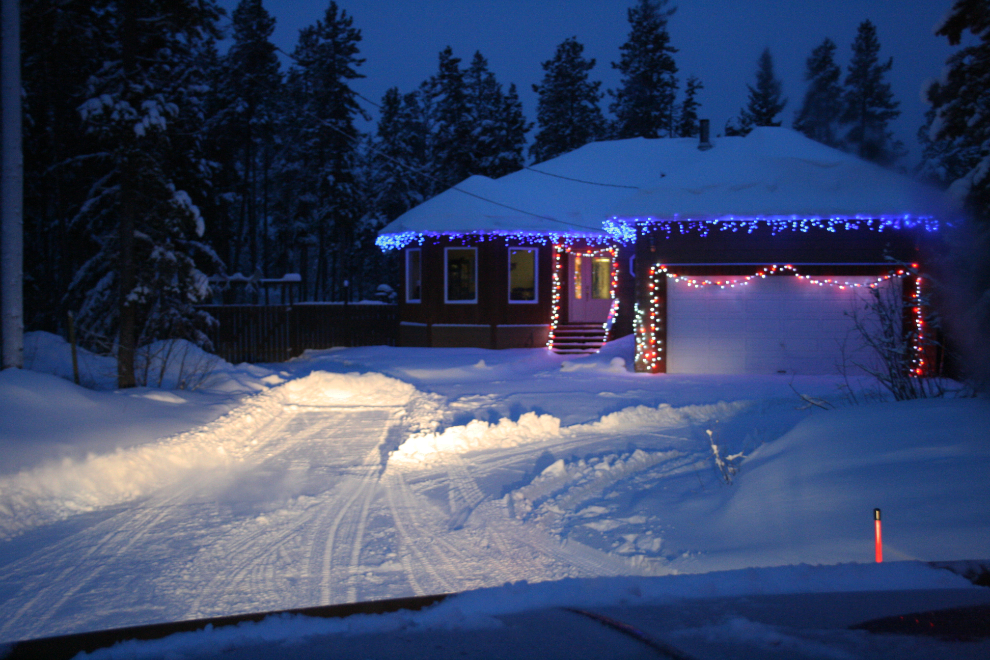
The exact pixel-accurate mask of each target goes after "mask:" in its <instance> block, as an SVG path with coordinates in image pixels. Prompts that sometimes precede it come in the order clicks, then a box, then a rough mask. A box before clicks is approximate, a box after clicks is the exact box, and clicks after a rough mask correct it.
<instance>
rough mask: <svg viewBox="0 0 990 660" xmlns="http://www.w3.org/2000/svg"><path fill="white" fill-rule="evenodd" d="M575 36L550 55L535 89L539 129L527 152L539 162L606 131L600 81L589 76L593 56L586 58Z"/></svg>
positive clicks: (571, 148) (582, 47)
mask: <svg viewBox="0 0 990 660" xmlns="http://www.w3.org/2000/svg"><path fill="white" fill-rule="evenodd" d="M583 53H584V46H583V45H581V44H580V43H579V42H578V40H577V37H570V38H568V39H565V40H564V41H563V42H562V43H561V44H560V45H559V46H557V50H556V52H555V53H554V56H553V59H550V60H547V61H546V62H544V63H543V71H544V74H543V82H542V84H539V85H533V91H534V92H536V93H537V95H538V99H537V106H536V119H537V124H538V125H539V130H538V131H537V133H536V136H535V137H534V139H533V145H532V146H531V147H530V148H529V154H530V156H532V157H533V159H534V161H535V162H537V163H539V162H542V161H544V160H549V159H550V158H554V157H556V156H559V155H561V154H565V153H567V152H569V151H573V150H574V149H577V148H578V147H581V146H583V145H585V144H587V143H589V142H592V141H593V140H597V139H600V138H601V137H603V136H604V134H605V118H604V116H602V110H601V107H600V106H599V101H601V99H602V96H603V94H602V93H601V92H599V91H598V90H599V88H600V87H601V82H600V81H590V80H588V74H589V73H590V72H591V70H592V69H593V68H594V67H595V60H594V59H590V60H586V59H585V58H584V56H583Z"/></svg>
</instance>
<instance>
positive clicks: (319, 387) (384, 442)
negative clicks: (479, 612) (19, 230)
mask: <svg viewBox="0 0 990 660" xmlns="http://www.w3.org/2000/svg"><path fill="white" fill-rule="evenodd" d="M435 399H436V397H433V398H431V397H430V396H429V395H424V394H422V393H420V392H418V391H417V390H415V388H413V387H411V386H409V385H407V384H405V383H401V382H399V381H397V380H394V379H391V378H388V377H385V376H381V375H379V374H365V375H363V376H358V375H355V374H348V375H335V374H326V373H322V372H321V373H316V374H313V375H311V376H309V377H306V378H303V379H300V380H298V381H293V382H291V383H289V384H287V385H285V386H283V387H281V388H277V390H273V391H271V392H269V393H265V394H262V395H260V396H259V397H256V398H255V400H254V401H252V402H250V403H249V404H248V405H247V406H246V407H244V408H241V409H238V410H235V411H233V412H232V413H230V414H229V415H227V416H225V417H224V418H221V419H220V420H218V421H217V422H215V423H213V424H211V425H209V426H207V427H204V428H203V429H200V430H198V431H195V432H191V433H188V434H183V435H181V436H177V437H175V438H171V439H166V440H165V441H162V443H159V444H158V445H157V446H143V447H141V448H138V449H134V450H125V451H119V452H117V453H116V454H114V455H112V456H110V457H91V458H90V459H89V460H87V461H85V462H82V463H80V464H65V465H63V468H64V469H63V471H62V474H58V469H57V468H54V467H49V468H47V472H46V471H43V470H36V471H34V472H32V473H28V474H25V473H22V474H19V475H15V476H14V477H12V478H7V479H5V480H4V482H3V484H2V486H3V488H2V490H0V493H2V494H3V496H2V500H0V506H2V507H3V508H2V509H0V510H2V511H3V513H5V514H8V515H6V516H3V518H4V520H3V522H4V523H6V527H7V528H8V529H12V530H16V531H18V532H21V534H20V535H19V536H17V537H15V538H14V539H12V540H10V541H8V542H7V543H6V545H7V552H5V556H6V557H8V558H10V557H13V558H14V559H13V560H12V561H9V562H7V561H5V562H4V563H5V565H4V566H3V567H2V569H3V570H2V577H0V622H2V623H0V639H3V640H9V639H23V638H28V637H36V636H47V635H52V634H60V633H67V632H73V631H82V630H92V629H98V628H104V627H118V626H124V625H130V624H138V623H148V622H154V621H167V620H178V619H184V618H199V617H206V616H216V615H223V614H233V613H238V612H247V611H261V610H271V609H283V608H293V607H304V606H310V605H319V604H329V603H343V602H355V601H364V600H373V599H382V598H391V597H400V596H409V595H413V594H417V595H422V594H432V593H443V592H452V591H461V590H466V589H472V588H477V587H483V586H493V585H499V584H502V583H504V582H510V581H517V580H531V581H540V580H546V579H548V578H561V577H571V576H573V577H578V576H596V575H615V574H619V573H622V572H628V569H627V568H626V567H625V565H624V564H623V563H622V562H613V561H610V560H609V558H608V557H607V556H606V555H604V554H602V553H597V552H590V551H589V550H588V549H587V548H583V547H582V546H580V545H578V544H574V545H573V546H572V547H571V548H570V549H568V548H567V547H564V546H561V545H560V544H559V543H557V542H556V541H554V540H553V539H551V538H550V537H549V536H548V535H547V534H546V533H544V532H543V531H542V530H539V529H533V528H532V527H531V526H529V527H528V526H525V525H523V524H522V523H520V522H519V521H516V520H511V519H509V517H508V516H506V515H505V505H504V503H503V501H502V500H494V501H493V500H492V499H491V498H488V497H487V496H486V495H484V494H483V493H482V491H481V489H480V488H479V486H478V484H477V482H476V481H475V477H474V475H473V474H472V471H473V468H472V466H470V465H469V464H468V463H466V462H465V461H464V460H462V459H461V457H460V456H459V455H458V454H457V453H452V452H441V453H437V452H434V453H433V454H432V456H431V460H430V461H429V462H428V469H422V468H423V466H422V465H419V464H418V463H416V462H415V461H410V460H408V459H407V460H405V461H401V460H397V461H394V462H392V463H390V462H389V454H390V452H392V451H394V450H395V449H396V448H397V447H398V446H399V445H400V443H401V442H402V441H403V440H405V439H406V438H407V437H408V436H409V434H410V433H414V432H416V431H427V430H429V429H430V428H432V426H434V425H435V424H436V421H437V418H438V415H439V408H438V406H437V402H436V401H435ZM176 456H182V457H183V460H182V461H178V464H177V461H176V458H175V457H176ZM498 459H499V460H498V461H495V463H496V465H495V467H498V466H499V465H502V464H504V463H506V461H507V458H506V456H505V455H504V454H502V455H499V456H498ZM108 461H110V462H111V463H113V465H107V462H108ZM488 467H489V468H492V466H491V465H489V466H488ZM120 472H129V473H130V474H131V476H132V477H134V478H133V479H132V480H131V481H130V482H129V484H128V488H126V489H125V488H122V487H118V486H117V485H116V484H115V480H117V479H119V481H120V482H121V483H125V482H127V478H126V476H120V475H119V474H118V473H120ZM482 472H483V471H482ZM136 473H140V474H142V475H144V476H143V477H141V478H137V477H136V476H135V475H136ZM60 479H70V481H71V482H72V483H71V484H70V485H64V481H60ZM18 489H19V492H18ZM80 511H83V512H82V513H80ZM11 514H12V515H11ZM468 516H471V517H472V521H471V523H472V524H470V525H466V524H465V522H466V521H467V518H468ZM52 520H55V522H54V523H53V524H48V525H45V526H38V527H36V525H41V524H42V523H48V522H50V521H52Z"/></svg>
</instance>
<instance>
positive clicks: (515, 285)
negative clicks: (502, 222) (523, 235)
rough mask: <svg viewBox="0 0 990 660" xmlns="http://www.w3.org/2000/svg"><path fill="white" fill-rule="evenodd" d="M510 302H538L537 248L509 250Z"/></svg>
mask: <svg viewBox="0 0 990 660" xmlns="http://www.w3.org/2000/svg"><path fill="white" fill-rule="evenodd" d="M509 302H513V303H535V302H536V248H509Z"/></svg>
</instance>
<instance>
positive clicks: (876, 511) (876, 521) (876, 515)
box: [873, 509, 883, 564]
mask: <svg viewBox="0 0 990 660" xmlns="http://www.w3.org/2000/svg"><path fill="white" fill-rule="evenodd" d="M873 527H874V530H875V534H874V536H875V537H876V548H877V563H878V564H879V563H880V562H882V561H883V540H882V539H881V537H880V509H873Z"/></svg>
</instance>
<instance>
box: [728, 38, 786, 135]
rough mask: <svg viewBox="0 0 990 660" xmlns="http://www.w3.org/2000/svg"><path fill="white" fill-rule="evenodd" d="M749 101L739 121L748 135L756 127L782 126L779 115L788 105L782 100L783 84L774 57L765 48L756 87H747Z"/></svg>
mask: <svg viewBox="0 0 990 660" xmlns="http://www.w3.org/2000/svg"><path fill="white" fill-rule="evenodd" d="M746 87H747V89H749V100H748V101H747V103H746V107H745V108H743V109H742V110H741V111H740V112H739V119H740V122H741V124H742V126H743V127H744V130H745V131H746V133H748V132H749V131H750V130H751V129H752V128H754V127H756V126H780V123H781V122H780V121H779V120H778V119H777V115H779V114H780V113H781V111H783V109H784V106H786V105H787V99H783V98H781V95H782V92H781V82H780V79H778V78H777V76H776V75H775V74H774V71H773V56H772V55H771V54H770V49H769V48H764V49H763V52H762V53H760V58H759V60H757V64H756V87H753V86H752V85H747V86H746Z"/></svg>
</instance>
